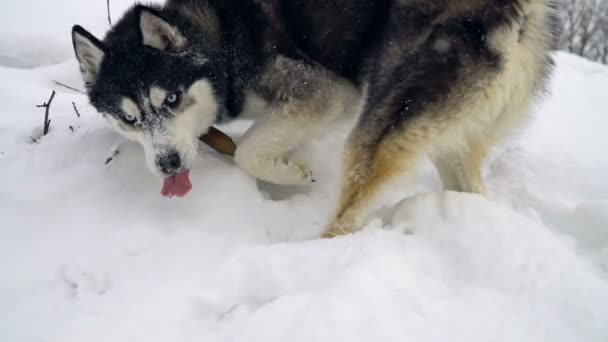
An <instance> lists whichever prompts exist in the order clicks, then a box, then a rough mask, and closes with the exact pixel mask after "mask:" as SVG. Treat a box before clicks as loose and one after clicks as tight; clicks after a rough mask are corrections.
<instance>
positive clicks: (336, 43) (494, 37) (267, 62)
mask: <svg viewBox="0 0 608 342" xmlns="http://www.w3.org/2000/svg"><path fill="white" fill-rule="evenodd" d="M555 24H556V21H555V15H554V4H553V2H552V0H459V1H453V0H433V1H428V0H341V1H337V0H297V1H295V0H168V1H167V3H166V4H165V5H162V6H161V5H150V6H142V5H137V6H135V7H133V8H131V9H130V10H128V11H127V12H126V13H125V15H124V16H123V17H122V19H121V20H120V21H119V22H118V23H117V24H116V25H115V26H114V27H113V28H112V29H111V30H110V32H109V33H108V34H107V35H106V37H105V39H103V40H99V39H97V38H95V37H94V36H93V35H92V34H91V33H89V32H87V31H86V30H85V29H83V28H82V27H80V26H75V27H74V28H73V32H72V38H73V43H74V49H75V52H76V57H77V59H78V61H79V63H80V69H81V71H82V76H83V78H84V82H85V84H86V89H87V92H88V95H89V98H90V102H91V104H92V105H93V106H94V107H95V108H96V109H97V110H98V111H99V112H101V113H103V116H104V117H105V118H107V119H108V120H109V121H110V122H111V124H112V125H113V126H114V127H115V128H116V130H118V131H119V132H121V133H123V134H124V135H125V136H127V137H128V138H130V139H133V140H135V141H138V142H140V143H141V145H142V146H143V148H144V151H145V154H146V159H147V163H148V165H149V167H150V169H151V170H152V171H153V172H155V173H157V174H158V175H160V176H162V177H167V178H171V177H173V179H181V180H179V181H176V182H178V183H179V182H182V183H183V182H188V174H187V172H188V170H189V167H190V166H191V165H192V162H193V160H194V159H195V158H196V156H197V145H198V140H197V138H198V137H199V136H200V135H201V134H203V133H205V132H206V131H207V130H208V129H209V128H210V126H211V125H214V124H216V123H223V122H227V121H229V120H232V119H235V118H239V117H245V116H246V117H253V118H255V120H256V122H255V124H254V125H253V126H252V127H251V129H249V131H248V132H247V133H246V134H245V136H244V137H243V138H242V140H241V141H240V142H239V145H238V148H237V150H236V154H235V162H236V164H238V165H239V167H240V168H242V169H243V170H244V171H245V172H247V173H249V174H250V175H252V176H255V177H257V178H259V179H262V180H265V181H268V182H271V183H276V184H300V185H301V184H308V183H310V182H312V181H313V176H312V173H311V171H310V169H309V168H308V167H307V166H306V164H305V163H303V162H301V161H295V160H293V159H291V158H290V152H291V151H292V150H293V149H294V148H295V147H297V146H299V145H301V144H303V143H305V142H306V141H308V140H309V139H311V138H312V137H314V136H315V134H317V133H319V132H320V131H322V130H323V128H325V127H327V126H328V124H329V123H330V122H331V121H332V120H334V119H335V118H337V117H338V116H339V115H340V114H341V113H343V112H344V111H346V110H348V108H352V106H351V105H352V104H353V103H357V104H358V106H359V107H358V108H359V113H358V118H357V123H356V125H355V127H354V128H353V130H352V132H351V134H350V137H349V139H348V141H347V142H346V149H345V151H346V152H345V161H344V175H343V184H342V193H341V197H340V200H339V203H338V204H337V209H336V212H335V216H334V217H333V220H332V221H331V222H330V224H329V225H328V227H327V230H326V233H325V237H335V236H339V235H343V234H348V233H351V232H354V231H356V230H358V229H360V228H361V226H362V225H363V224H364V223H365V219H366V217H367V216H368V215H369V213H370V210H371V209H373V205H372V203H373V200H374V198H375V197H376V196H377V195H378V194H379V192H380V191H381V189H382V188H383V187H385V186H386V185H387V184H388V183H389V182H390V181H391V180H392V179H394V178H395V177H396V176H398V175H401V174H404V173H412V172H413V171H414V170H415V167H416V164H417V162H418V161H419V160H420V159H421V157H423V156H424V155H428V156H430V158H431V160H432V161H433V162H434V164H435V165H436V167H437V170H438V172H439V175H440V177H441V180H442V183H443V186H444V188H445V189H448V190H455V191H466V192H476V193H483V192H484V185H483V182H482V177H481V165H482V162H483V160H484V157H485V156H486V153H487V151H488V148H489V147H491V146H492V145H494V144H496V143H497V142H498V141H499V140H500V139H501V138H503V137H505V135H507V134H508V133H510V132H511V131H512V130H513V129H515V128H517V127H518V126H520V125H521V124H522V122H523V121H524V120H523V119H524V118H525V117H526V114H527V112H528V111H529V109H530V106H531V104H532V103H533V101H534V100H535V98H536V97H537V96H538V95H540V94H542V93H543V90H544V86H545V84H546V81H547V79H548V77H549V75H550V70H551V66H552V61H551V57H550V51H551V49H552V48H553V44H554V40H555V39H554V35H553V31H554V27H555ZM176 187H179V184H178V185H177V186H176ZM169 192H171V191H169ZM185 192H187V190H186V191H178V190H175V191H174V194H177V195H184V194H185Z"/></svg>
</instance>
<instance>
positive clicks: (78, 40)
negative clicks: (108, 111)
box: [72, 25, 105, 88]
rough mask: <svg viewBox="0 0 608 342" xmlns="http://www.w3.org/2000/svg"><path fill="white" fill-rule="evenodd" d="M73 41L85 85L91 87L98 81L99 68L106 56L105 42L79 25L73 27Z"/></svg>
mask: <svg viewBox="0 0 608 342" xmlns="http://www.w3.org/2000/svg"><path fill="white" fill-rule="evenodd" d="M72 43H73V44H74V52H75V53H76V58H77V59H78V63H80V72H82V78H83V79H84V82H85V86H86V87H87V88H91V87H92V86H93V85H94V84H95V82H97V76H98V75H99V68H100V67H101V62H102V61H103V59H104V57H105V52H104V47H103V44H102V43H101V42H100V41H99V40H98V39H97V38H95V36H93V35H92V34H91V33H89V32H88V31H87V30H85V29H83V28H82V27H80V26H78V25H76V26H74V27H73V28H72Z"/></svg>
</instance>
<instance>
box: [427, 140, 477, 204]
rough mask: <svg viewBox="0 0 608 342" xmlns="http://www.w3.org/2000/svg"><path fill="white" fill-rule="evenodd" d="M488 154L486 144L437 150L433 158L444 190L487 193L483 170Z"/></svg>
mask: <svg viewBox="0 0 608 342" xmlns="http://www.w3.org/2000/svg"><path fill="white" fill-rule="evenodd" d="M486 154H487V148H486V146H485V145H484V144H481V143H476V144H471V145H469V146H467V147H464V148H462V149H459V150H451V151H448V152H435V153H433V154H432V155H431V160H432V161H433V164H435V167H436V168H437V172H438V173H439V177H440V178H441V183H442V185H443V189H444V190H451V191H459V192H472V193H478V194H484V193H485V186H484V184H483V180H482V175H481V170H482V164H483V161H484V159H485V157H486Z"/></svg>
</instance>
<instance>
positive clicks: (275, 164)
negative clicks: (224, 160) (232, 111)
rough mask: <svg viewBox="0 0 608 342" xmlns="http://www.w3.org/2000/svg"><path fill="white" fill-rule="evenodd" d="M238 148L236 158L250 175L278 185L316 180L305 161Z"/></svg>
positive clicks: (305, 183) (306, 182)
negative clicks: (264, 154) (248, 151)
mask: <svg viewBox="0 0 608 342" xmlns="http://www.w3.org/2000/svg"><path fill="white" fill-rule="evenodd" d="M246 152H247V151H246V150H243V149H237V151H236V154H235V157H234V160H235V162H236V163H237V165H239V167H241V168H242V169H243V170H245V171H246V172H247V173H249V174H250V175H252V176H254V177H256V178H258V179H260V180H263V181H266V182H269V183H273V184H278V185H307V184H310V183H313V182H314V181H315V180H314V178H313V176H312V171H310V169H309V168H308V166H306V164H305V163H302V162H297V161H294V160H291V159H289V158H286V157H274V156H262V155H259V154H255V153H246Z"/></svg>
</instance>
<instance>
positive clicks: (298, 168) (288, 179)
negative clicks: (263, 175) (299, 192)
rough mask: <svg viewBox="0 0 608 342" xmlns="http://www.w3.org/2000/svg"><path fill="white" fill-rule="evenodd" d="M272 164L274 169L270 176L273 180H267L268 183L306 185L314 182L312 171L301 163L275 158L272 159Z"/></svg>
mask: <svg viewBox="0 0 608 342" xmlns="http://www.w3.org/2000/svg"><path fill="white" fill-rule="evenodd" d="M273 164H274V169H273V172H271V174H270V178H271V179H273V180H267V181H269V182H272V183H275V184H283V185H307V184H310V183H314V182H315V179H314V178H313V175H312V171H311V170H310V169H309V168H308V166H307V165H306V164H305V163H303V162H299V161H294V160H292V159H289V158H285V157H277V158H274V159H273Z"/></svg>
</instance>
